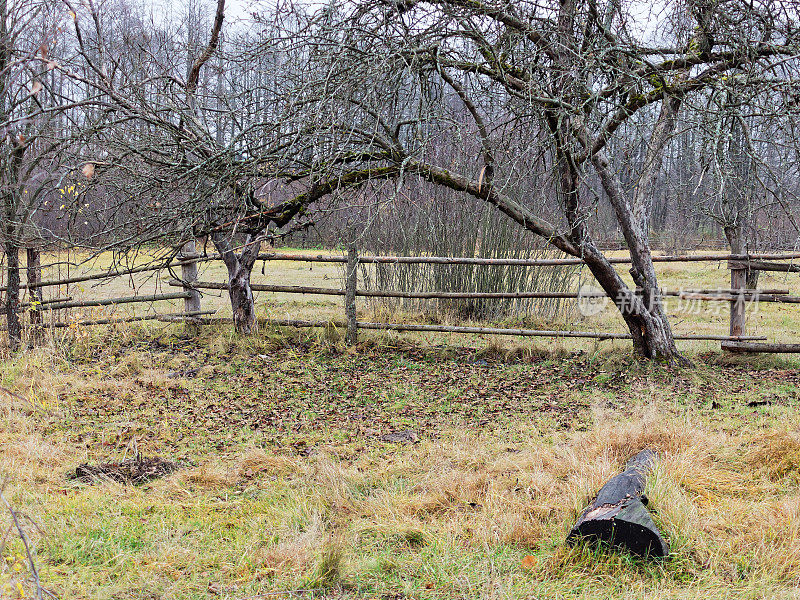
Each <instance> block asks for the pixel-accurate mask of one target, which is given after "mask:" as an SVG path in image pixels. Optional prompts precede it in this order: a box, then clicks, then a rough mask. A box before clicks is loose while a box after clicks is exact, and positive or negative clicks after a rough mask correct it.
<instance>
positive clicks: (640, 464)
mask: <svg viewBox="0 0 800 600" xmlns="http://www.w3.org/2000/svg"><path fill="white" fill-rule="evenodd" d="M656 458H657V455H656V453H655V452H654V451H652V450H642V451H641V452H639V454H637V455H636V456H634V457H633V458H632V459H630V460H629V461H628V464H627V465H626V466H625V471H623V472H622V473H620V474H619V475H617V476H615V477H612V478H611V479H610V480H609V481H608V482H607V483H606V484H605V485H604V486H603V487H602V488H600V491H599V492H598V493H597V496H596V497H595V499H594V500H592V501H591V502H590V503H589V506H587V507H586V508H585V509H583V512H582V513H581V515H580V517H578V520H577V522H576V523H575V526H574V527H573V528H572V531H570V532H569V535H568V536H567V543H568V544H573V543H575V542H577V541H578V540H580V539H590V540H600V541H603V542H606V543H608V544H611V545H612V546H617V547H621V548H624V549H626V550H628V551H629V552H631V553H632V554H636V555H638V556H666V555H667V553H668V552H669V547H668V546H667V543H666V542H665V541H664V539H663V538H662V537H661V533H660V532H659V531H658V528H657V527H656V525H655V523H654V522H653V519H652V518H651V517H650V513H649V512H648V510H647V507H646V505H647V497H646V496H644V495H643V493H642V492H644V485H645V480H646V475H647V472H648V471H649V470H650V469H651V468H652V466H653V463H654V462H655V460H656Z"/></svg>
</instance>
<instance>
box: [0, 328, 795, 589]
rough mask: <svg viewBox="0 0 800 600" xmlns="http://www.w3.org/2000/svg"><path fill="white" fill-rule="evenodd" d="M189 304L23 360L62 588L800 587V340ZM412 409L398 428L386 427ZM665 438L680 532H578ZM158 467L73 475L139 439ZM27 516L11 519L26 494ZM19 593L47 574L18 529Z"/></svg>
mask: <svg viewBox="0 0 800 600" xmlns="http://www.w3.org/2000/svg"><path fill="white" fill-rule="evenodd" d="M330 337H331V336H328V339H323V337H322V334H299V335H298V334H291V335H289V334H286V333H278V332H271V331H267V332H261V333H260V334H259V335H258V336H256V337H253V338H249V339H243V338H238V337H236V336H234V335H232V334H231V333H230V332H229V331H228V330H227V329H225V330H223V329H220V330H216V331H213V330H210V329H207V330H206V331H204V332H203V334H202V336H201V337H200V338H189V337H185V335H184V333H183V332H182V331H181V330H180V329H179V328H178V327H177V326H162V327H150V328H148V329H122V328H117V329H105V330H98V331H96V332H94V333H91V334H86V335H85V336H84V337H82V338H80V339H79V340H76V341H75V342H74V343H73V344H72V345H69V346H61V347H57V348H49V349H44V350H40V351H36V352H30V353H27V354H24V355H21V356H19V357H18V358H15V359H13V360H7V361H5V362H4V363H3V364H2V366H0V385H2V388H3V389H2V391H0V394H2V397H3V403H2V405H0V406H1V407H2V408H1V409H0V468H1V469H2V472H3V474H4V475H5V476H6V477H7V478H8V480H7V483H6V486H5V490H4V496H5V497H6V498H7V499H8V501H9V502H10V503H11V505H12V506H14V507H15V508H16V509H17V510H18V511H19V514H20V517H21V520H22V525H23V527H24V529H25V531H26V533H27V535H28V537H29V539H30V545H31V550H32V551H33V552H34V555H35V562H36V564H37V566H38V568H39V571H40V573H39V574H40V578H41V582H42V585H43V586H44V587H45V588H46V589H47V590H50V591H51V592H52V593H53V594H54V595H56V596H57V597H60V598H87V599H89V598H91V599H101V598H114V599H134V598H136V599H138V598H153V599H155V598H170V599H172V598H175V599H184V598H186V599H189V598H209V597H220V598H253V597H263V598H292V597H342V598H351V597H352V598H382V599H386V600H389V599H395V600H399V599H404V598H420V599H422V598H634V597H635V598H698V599H699V598H796V597H800V488H799V487H798V485H799V484H800V431H799V430H798V428H797V417H798V396H799V395H800V391H798V387H797V385H798V381H800V369H798V363H796V362H788V361H782V360H778V359H769V360H765V359H756V358H750V359H749V360H747V361H743V360H741V359H736V360H734V359H729V358H726V357H724V356H722V355H720V354H718V353H709V354H695V355H693V356H692V358H693V360H694V361H695V363H696V364H695V367H694V368H691V369H675V370H670V369H667V368H665V367H663V366H656V365H647V364H641V363H636V362H634V361H632V360H631V359H630V358H628V357H627V355H626V354H625V353H620V352H618V351H614V352H611V353H592V352H589V353H586V352H573V353H566V352H565V353H563V354H558V355H556V354H543V353H539V352H537V351H535V350H532V349H531V348H527V349H525V350H520V349H514V348H506V349H503V348H499V347H491V348H487V349H485V350H482V351H477V352H476V351H473V350H469V349H458V348H436V347H425V346H422V345H419V344H415V343H411V342H400V341H398V340H395V339H393V338H383V337H372V338H368V339H367V340H366V341H365V342H364V343H363V344H362V345H361V346H359V347H358V348H357V349H346V348H344V347H343V346H341V345H340V344H339V343H338V342H336V341H335V340H334V341H332V340H331V339H330ZM390 433H401V434H403V435H401V436H399V438H400V439H401V441H400V442H392V441H388V440H390V439H396V438H392V437H389V438H387V437H386V435H387V434H390ZM643 447H652V448H656V449H657V450H659V451H660V452H661V453H662V460H661V462H660V464H659V465H658V468H657V470H656V471H655V473H654V474H653V476H652V477H651V478H650V481H649V484H648V486H649V489H648V491H647V493H648V496H649V498H650V502H651V507H652V509H653V512H654V518H655V520H656V522H657V523H658V525H659V526H660V527H661V529H662V531H663V533H664V534H665V537H666V538H667V539H668V541H669V543H670V546H671V555H670V557H669V558H668V559H667V560H664V561H656V562H645V561H640V560H635V559H633V558H631V557H630V556H626V555H619V554H612V553H605V552H602V551H598V549H596V548H592V547H577V548H572V549H570V548H567V547H565V546H564V544H563V540H564V538H565V535H566V532H567V531H568V529H569V527H570V526H571V524H572V523H573V521H574V519H575V517H576V515H577V513H578V511H579V510H580V509H581V508H582V507H583V506H584V505H585V503H586V502H587V500H589V498H590V496H591V495H592V494H593V493H594V492H595V491H596V490H597V489H598V488H599V487H600V486H601V485H602V483H603V482H604V481H605V480H606V479H607V478H608V477H609V476H611V475H613V474H615V473H616V472H617V471H618V470H619V469H620V467H621V466H622V464H623V463H624V461H625V459H627V458H628V457H629V456H630V455H632V454H633V453H634V452H636V451H637V450H639V449H641V448H643ZM137 452H138V453H140V454H141V455H143V456H156V455H157V456H161V457H163V458H166V459H169V460H174V461H178V462H179V464H180V468H179V470H178V471H176V472H175V473H173V474H171V475H168V476H166V477H164V478H160V479H156V480H153V481H151V482H149V483H146V484H144V485H139V486H133V485H122V484H118V483H113V482H110V481H97V482H94V483H90V484H87V483H80V482H76V481H71V480H69V479H68V474H69V473H70V472H71V471H72V472H74V470H75V467H76V466H77V465H79V464H80V463H85V462H90V463H97V462H102V461H109V460H120V459H122V458H123V457H126V456H128V457H130V456H131V455H133V454H135V453H137ZM2 518H3V523H4V530H3V533H6V527H8V526H9V525H10V523H9V518H8V514H6V513H4V514H3V517H2ZM0 570H1V571H2V574H0V578H2V579H0V597H2V598H7V597H8V598H14V597H20V596H22V595H23V594H24V595H25V597H31V595H32V593H33V588H32V585H31V583H30V576H31V573H30V572H29V570H28V566H27V561H26V560H25V556H24V547H23V545H22V543H21V542H20V540H19V538H18V536H15V535H12V534H8V533H6V535H5V537H4V538H3V539H2V563H1V566H0Z"/></svg>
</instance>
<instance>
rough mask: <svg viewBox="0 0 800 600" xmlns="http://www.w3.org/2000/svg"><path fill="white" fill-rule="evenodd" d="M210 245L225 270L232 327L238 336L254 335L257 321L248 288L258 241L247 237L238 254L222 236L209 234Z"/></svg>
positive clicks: (257, 238)
mask: <svg viewBox="0 0 800 600" xmlns="http://www.w3.org/2000/svg"><path fill="white" fill-rule="evenodd" d="M211 241H212V242H213V243H214V247H215V248H216V249H217V252H219V254H220V256H221V257H222V260H223V262H224V263H225V267H226V268H227V270H228V285H229V288H228V295H229V296H230V300H231V311H232V312H233V324H234V327H235V328H236V331H237V332H239V333H243V334H251V333H255V332H256V331H258V321H256V307H255V302H254V301H253V290H252V289H251V287H250V275H251V273H252V272H253V265H255V262H256V258H258V252H259V250H260V248H261V238H259V237H256V238H253V237H252V236H249V235H248V236H247V239H246V241H245V243H244V246H243V248H242V251H241V252H240V253H239V254H237V253H236V252H235V250H234V249H233V248H232V247H231V244H230V241H229V240H228V238H227V237H225V234H223V233H221V232H214V233H212V234H211Z"/></svg>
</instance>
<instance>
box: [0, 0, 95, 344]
mask: <svg viewBox="0 0 800 600" xmlns="http://www.w3.org/2000/svg"><path fill="white" fill-rule="evenodd" d="M56 9H57V5H55V4H54V3H52V2H46V1H40V0H0V133H2V147H1V148H0V196H2V209H1V210H0V240H1V241H2V245H3V249H4V250H5V254H6V261H7V275H8V277H7V291H6V301H5V307H4V308H5V314H6V320H7V323H8V335H9V341H10V345H11V348H12V349H15V350H16V349H17V348H19V346H20V342H21V339H22V325H21V322H20V318H19V290H20V260H19V251H20V249H22V248H24V247H25V245H26V244H33V245H34V246H36V245H38V244H41V241H42V239H43V238H44V234H43V233H42V231H41V227H40V225H41V222H40V221H39V220H37V217H38V214H39V213H40V212H41V211H42V209H43V207H44V203H45V202H46V200H45V199H46V198H47V197H48V194H49V193H51V192H52V191H53V190H54V188H55V187H57V184H58V182H59V178H60V177H61V175H62V165H63V163H64V160H66V155H65V152H64V150H65V148H66V146H67V145H68V144H69V141H70V138H71V137H72V136H73V134H74V132H75V123H74V122H71V121H70V120H69V118H68V114H67V113H68V111H70V110H72V109H74V108H75V107H77V106H78V105H79V104H80V103H79V102H78V101H76V100H75V99H74V98H70V97H69V96H68V94H67V92H66V91H65V90H64V87H63V79H62V77H61V76H60V73H59V62H58V61H59V60H60V58H59V56H58V53H59V51H61V50H63V39H62V38H63V36H60V35H59V32H60V26H62V25H63V23H62V22H61V21H62V18H63V14H62V13H60V12H59V11H58V10H56ZM33 256H35V252H34V253H33ZM33 297H34V299H35V298H36V295H35V292H34V296H33Z"/></svg>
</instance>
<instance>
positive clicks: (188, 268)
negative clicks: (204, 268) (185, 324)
mask: <svg viewBox="0 0 800 600" xmlns="http://www.w3.org/2000/svg"><path fill="white" fill-rule="evenodd" d="M195 258H200V255H199V254H198V253H197V248H196V246H195V242H194V240H191V241H189V242H186V243H185V244H184V245H183V248H181V252H180V254H179V255H178V260H184V261H188V262H182V263H181V281H182V282H183V289H184V291H186V292H188V293H189V296H188V297H187V298H184V300H183V308H184V312H187V313H195V312H200V292H199V291H198V290H197V288H195V287H194V285H193V284H194V283H196V282H197V261H196V260H192V259H195ZM189 320H190V321H197V317H189Z"/></svg>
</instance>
